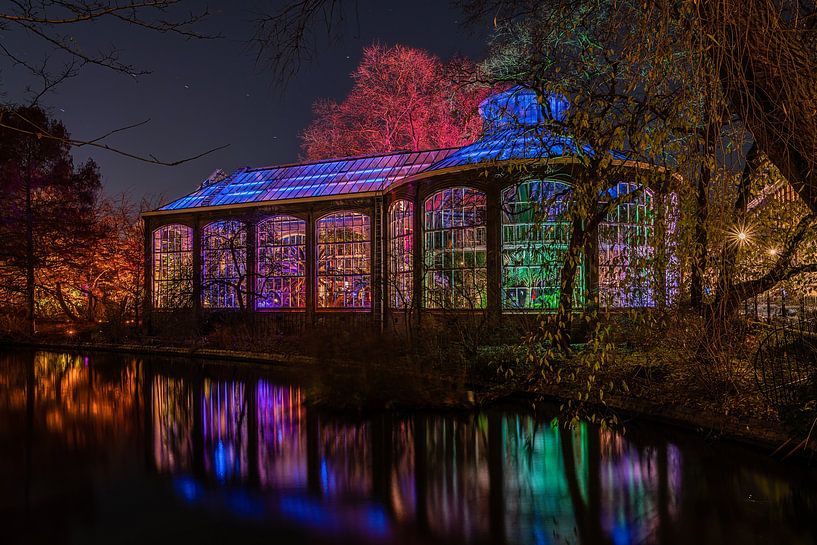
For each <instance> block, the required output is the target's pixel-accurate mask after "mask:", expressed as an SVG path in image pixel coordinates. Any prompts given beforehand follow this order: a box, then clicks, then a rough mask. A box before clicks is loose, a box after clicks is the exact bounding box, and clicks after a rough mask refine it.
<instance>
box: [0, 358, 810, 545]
mask: <svg viewBox="0 0 817 545" xmlns="http://www.w3.org/2000/svg"><path fill="white" fill-rule="evenodd" d="M0 468H2V469H0V477H2V479H0V483H2V484H0V514H2V518H3V519H4V521H5V523H4V527H5V532H6V536H4V537H8V538H10V539H11V542H12V543H38V542H42V543H63V542H69V543H114V542H116V543H119V542H134V543H142V542H144V541H146V540H149V541H150V542H159V543H162V542H169V543H185V542H197V543H224V542H226V543H243V542H259V543H261V542H263V543H299V544H300V543H312V542H344V543H418V544H419V543H508V544H512V543H513V544H550V543H568V544H573V543H576V544H579V543H581V544H610V545H623V544H630V543H695V544H696V545H697V544H706V543H742V544H747V543H748V544H752V543H769V542H774V543H804V544H805V543H815V535H816V534H817V522H815V520H814V516H813V515H814V513H815V509H817V490H815V486H814V484H815V480H814V476H813V474H811V473H809V472H808V471H807V470H805V469H803V468H801V467H799V466H792V467H783V466H780V465H778V464H777V463H776V462H773V461H771V460H770V459H767V458H764V457H762V456H760V455H758V454H755V453H750V452H746V451H743V450H740V449H736V448H734V447H730V446H727V445H722V444H721V445H712V444H707V443H704V442H703V441H702V440H700V439H698V438H695V437H690V436H685V435H683V434H682V435H677V434H676V436H674V437H673V436H672V434H671V433H669V432H667V431H666V430H659V429H649V430H644V429H635V430H632V431H631V432H630V433H628V434H627V435H621V434H619V433H617V432H612V431H609V430H600V429H598V428H597V427H594V426H590V425H586V424H582V425H581V426H579V427H577V428H575V429H573V430H566V429H564V428H560V427H558V426H555V425H552V423H551V422H549V421H547V420H545V419H541V418H537V417H535V416H533V415H531V414H526V413H520V412H513V411H506V412H503V411H499V410H493V411H487V412H483V413H479V414H472V415H453V414H434V413H416V414H395V413H382V414H375V415H369V416H366V417H361V418H356V419H351V418H349V417H339V416H336V415H331V414H326V413H325V412H320V411H317V410H315V409H312V408H310V407H309V406H308V404H307V403H306V399H305V394H304V390H302V389H301V388H300V387H298V386H296V385H292V384H288V383H287V382H284V381H280V380H274V379H272V378H271V377H270V376H268V375H265V374H264V373H262V372H260V371H256V370H252V369H247V368H246V367H244V368H238V367H229V366H222V367H217V368H210V367H207V368H203V367H201V366H198V365H192V364H189V363H182V362H170V361H168V360H159V359H155V360H150V359H141V358H139V359H137V358H133V357H123V356H99V355H97V356H72V355H66V354H55V353H43V352H40V353H36V354H27V353H17V354H5V355H0ZM5 541H6V540H5V539H4V540H3V542H5Z"/></svg>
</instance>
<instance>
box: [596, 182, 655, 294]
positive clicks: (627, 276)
mask: <svg viewBox="0 0 817 545" xmlns="http://www.w3.org/2000/svg"><path fill="white" fill-rule="evenodd" d="M628 194H632V196H631V197H630V198H624V202H622V203H620V204H618V205H617V206H616V207H615V208H613V209H612V210H611V211H610V213H609V214H608V216H607V220H606V221H605V222H603V223H602V224H601V225H600V226H599V299H600V303H601V305H602V306H606V307H613V308H615V307H618V308H622V307H651V306H654V304H655V301H654V296H653V287H652V285H651V282H650V278H651V275H652V272H651V266H652V265H653V264H652V257H653V250H652V238H653V227H654V226H653V222H654V216H653V194H652V192H651V191H650V190H649V189H642V188H640V187H639V186H638V185H636V184H634V183H628V182H620V183H618V184H617V185H616V186H615V188H613V189H612V190H611V191H609V198H616V197H619V196H621V195H628Z"/></svg>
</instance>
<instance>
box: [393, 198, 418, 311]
mask: <svg viewBox="0 0 817 545" xmlns="http://www.w3.org/2000/svg"><path fill="white" fill-rule="evenodd" d="M413 236H414V205H413V204H412V203H411V202H410V201H397V202H396V203H394V204H392V205H391V208H390V209H389V303H390V304H391V307H392V308H407V307H409V306H410V305H411V296H412V287H413V279H412V272H413V271H414V263H413V259H414V248H413V244H414V242H413V240H414V239H413Z"/></svg>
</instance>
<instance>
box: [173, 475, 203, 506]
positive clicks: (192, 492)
mask: <svg viewBox="0 0 817 545" xmlns="http://www.w3.org/2000/svg"><path fill="white" fill-rule="evenodd" d="M173 488H174V489H175V490H176V493H177V494H178V495H179V496H181V497H182V499H184V500H185V501H186V502H188V503H194V502H196V501H198V499H199V498H201V495H202V489H201V485H199V483H197V482H196V480H195V479H194V478H193V477H189V476H187V475H182V476H179V477H176V478H175V479H174V480H173Z"/></svg>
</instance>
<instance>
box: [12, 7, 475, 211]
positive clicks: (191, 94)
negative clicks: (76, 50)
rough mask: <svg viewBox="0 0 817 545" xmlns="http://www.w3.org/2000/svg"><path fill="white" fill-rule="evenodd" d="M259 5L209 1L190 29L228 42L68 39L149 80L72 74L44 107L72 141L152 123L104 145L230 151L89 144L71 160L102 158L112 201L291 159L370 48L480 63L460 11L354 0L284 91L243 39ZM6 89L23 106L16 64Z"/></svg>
mask: <svg viewBox="0 0 817 545" xmlns="http://www.w3.org/2000/svg"><path fill="white" fill-rule="evenodd" d="M188 5H189V3H188ZM193 5H194V6H195V5H197V4H196V2H193ZM264 6H265V4H259V3H257V2H252V3H251V2H230V1H226V0H225V1H222V2H217V1H214V2H210V3H208V7H209V11H210V12H211V13H212V15H211V17H210V18H209V19H208V20H207V21H206V22H205V23H203V24H201V25H199V26H198V27H197V29H199V30H201V31H204V32H209V33H216V32H218V33H220V34H221V35H223V36H224V38H221V39H215V40H185V39H183V38H180V37H178V36H170V35H160V34H156V33H150V32H145V31H141V30H138V29H129V28H128V27H123V26H122V25H114V24H111V23H95V24H92V25H87V26H85V27H83V28H82V29H81V30H78V31H76V32H75V36H76V38H77V40H78V42H79V43H81V44H82V45H83V47H85V48H87V49H89V50H90V49H94V48H104V47H107V46H109V45H110V44H115V45H116V47H117V48H119V49H120V50H121V51H122V60H124V61H126V62H128V63H130V64H133V65H135V66H136V67H137V68H141V69H145V70H149V71H150V72H151V73H150V74H149V75H146V76H140V77H138V78H136V79H134V78H131V77H129V76H126V75H122V74H119V73H114V72H111V71H109V70H105V69H102V68H97V67H86V68H83V71H82V72H81V74H80V75H79V77H77V78H75V79H73V80H69V81H68V82H66V83H64V84H63V85H62V86H61V87H60V88H59V89H58V90H57V91H56V92H55V93H54V94H51V95H48V96H47V97H46V98H45V99H44V101H43V102H44V105H45V106H47V107H48V108H49V109H50V111H51V112H52V113H53V115H54V116H55V117H58V118H60V119H62V121H63V122H64V123H65V125H66V126H67V127H68V129H69V131H70V132H71V134H72V135H73V136H74V137H77V138H82V139H89V138H94V137H97V136H99V135H101V134H103V133H105V132H107V131H109V130H111V129H114V128H117V127H121V126H124V125H128V124H131V123H135V122H139V121H142V120H145V119H148V118H150V119H151V122H150V123H149V124H148V125H146V126H143V127H139V128H137V129H134V130H131V131H128V132H126V133H124V134H120V135H117V136H116V137H115V138H112V139H111V140H110V142H111V143H112V144H115V145H116V146H117V147H119V148H122V149H124V150H127V151H129V152H133V153H137V154H141V155H148V154H154V155H156V156H158V157H160V158H161V159H163V160H168V161H169V160H176V159H180V158H183V157H188V156H192V155H196V154H198V153H200V152H202V151H205V150H207V149H210V148H213V147H216V146H219V145H222V144H229V145H230V146H229V148H227V149H225V150H222V151H218V152H215V153H213V154H212V155H209V156H207V157H204V158H201V159H198V160H196V161H193V162H192V163H187V164H184V165H180V166H176V167H163V166H156V165H149V164H145V163H140V162H138V161H135V160H132V159H128V158H124V157H119V156H116V155H114V154H112V153H110V152H106V151H100V150H94V149H89V148H83V149H79V150H76V151H75V152H74V155H75V157H76V158H77V159H80V160H82V159H84V158H86V157H87V156H92V157H93V158H94V159H95V160H96V161H97V162H98V163H99V165H100V167H101V170H102V174H103V176H104V184H105V191H106V192H107V193H108V194H110V195H115V194H118V193H121V192H129V193H130V195H131V196H132V197H133V198H134V199H137V200H138V199H140V198H141V197H142V196H143V195H148V196H157V195H163V196H164V197H165V200H167V199H172V198H175V197H178V196H181V195H184V194H187V193H189V192H190V191H192V190H193V189H195V188H196V186H198V184H199V183H200V182H201V180H203V179H205V178H206V177H207V176H209V175H210V173H211V172H212V171H213V170H215V169H216V168H221V169H223V170H225V171H227V172H230V171H232V170H234V169H235V168H238V167H241V166H246V165H252V166H263V165H270V164H276V163H286V162H292V161H295V160H297V159H298V155H299V140H298V134H299V133H300V132H301V130H303V128H304V127H305V126H306V125H307V124H308V123H309V121H310V119H311V105H312V103H313V102H314V101H315V99H317V98H320V97H330V98H335V99H341V98H343V97H344V96H345V94H346V92H347V91H348V90H349V88H350V87H351V80H350V78H349V73H350V72H351V71H352V70H353V69H354V68H355V66H356V65H357V63H358V61H359V60H360V56H361V51H362V48H363V47H365V46H366V45H369V44H371V43H373V42H376V41H379V42H381V43H384V44H387V45H393V44H396V43H401V44H405V45H409V46H414V47H420V48H424V49H427V50H428V51H431V52H432V53H435V54H437V55H439V56H440V57H442V58H443V59H447V58H449V57H451V56H452V55H454V54H461V55H464V56H467V57H469V58H472V59H474V60H480V59H481V58H482V56H483V55H484V53H485V42H486V36H487V32H488V29H487V28H486V29H484V30H482V29H471V28H469V29H466V28H463V26H462V25H461V24H460V19H461V13H460V12H459V11H458V10H457V8H455V7H452V6H450V5H449V4H448V3H447V2H445V1H444V0H420V1H413V2H379V1H376V0H360V3H359V4H358V12H359V26H358V24H356V23H355V22H354V18H353V17H349V16H350V15H352V13H347V19H350V18H351V19H352V21H350V23H349V24H348V25H347V26H346V27H345V30H344V31H343V36H342V39H341V41H340V42H338V43H334V44H332V45H331V46H330V47H327V46H326V45H323V46H320V50H319V58H318V59H317V60H315V61H312V62H311V63H310V64H307V65H304V66H302V68H301V71H300V72H299V73H298V75H297V76H296V77H295V78H294V79H293V80H291V81H290V82H289V84H288V86H287V87H286V89H285V90H284V91H283V93H282V90H281V88H280V87H276V86H275V82H274V79H273V78H272V77H271V76H270V75H269V74H267V73H265V72H264V70H263V69H262V68H261V67H259V66H256V63H255V57H254V54H253V52H252V51H251V50H249V49H248V46H247V43H246V40H247V38H248V37H249V35H250V33H251V31H252V28H253V27H252V24H251V22H250V21H251V20H252V18H253V13H256V12H257V10H259V9H262V8H263V7H264ZM358 29H359V30H358ZM10 38H11V40H12V41H7V42H6V43H11V45H15V46H17V47H18V48H22V49H21V50H25V51H27V52H29V51H36V50H35V49H34V45H33V44H32V39H31V38H30V37H27V36H19V35H17V36H11V37H10ZM7 39H8V37H7ZM15 40H16V41H15ZM2 82H3V87H4V89H3V90H4V91H5V92H6V99H7V100H11V101H15V100H21V97H23V96H24V94H23V89H24V87H25V84H26V83H25V82H26V78H25V73H24V72H23V71H22V70H21V69H14V68H8V67H3V71H2Z"/></svg>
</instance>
